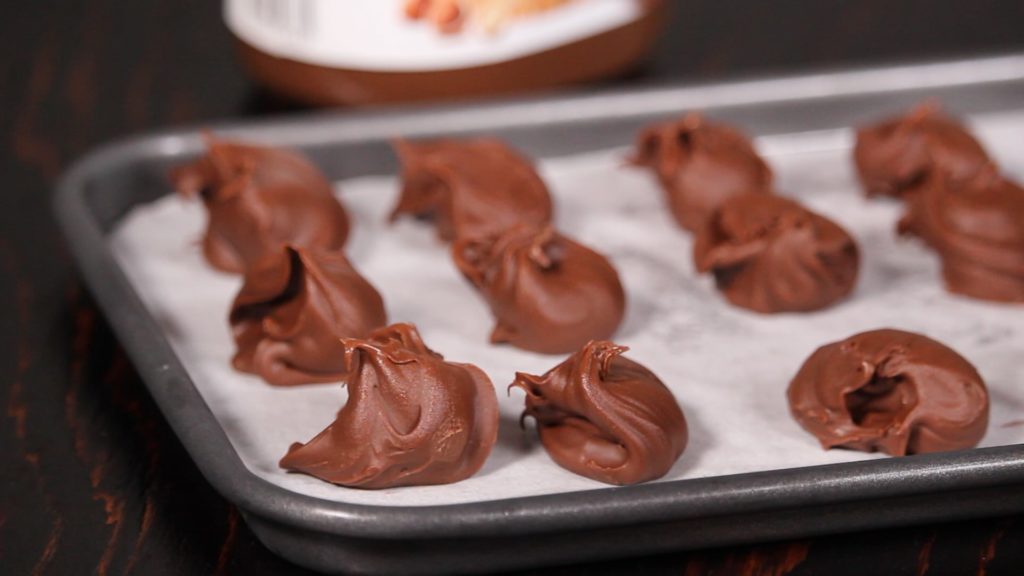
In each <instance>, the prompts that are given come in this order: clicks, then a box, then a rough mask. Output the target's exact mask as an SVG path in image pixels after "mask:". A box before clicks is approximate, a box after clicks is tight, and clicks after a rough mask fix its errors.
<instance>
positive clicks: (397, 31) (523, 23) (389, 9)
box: [224, 0, 643, 72]
mask: <svg viewBox="0 0 1024 576" xmlns="http://www.w3.org/2000/svg"><path fill="white" fill-rule="evenodd" d="M406 1H407V0H225V2H224V20H225V22H226V23H227V26H228V28H229V29H230V30H231V32H232V33H234V34H235V35H236V36H237V37H238V38H240V39H241V40H242V41H244V42H246V43H247V44H250V45H251V46H253V47H254V48H256V49H258V50H261V51H263V52H266V53H268V54H271V55H273V56H277V57H279V58H287V59H290V60H296V61H300V62H305V63H308V64H317V65H321V66H328V67H332V68H345V69H350V70H366V71H379V72H419V71H432V70H450V69H457V68H470V67H476V66H485V65H488V64H496V63H500V62H505V61H509V60H514V59H517V58H521V57H524V56H529V55H531V54H536V53H539V52H543V51H545V50H549V49H552V48H557V47H558V46H562V45H565V44H569V43H571V42H575V41H578V40H582V39H585V38H589V37H591V36H594V35H597V34H600V33H602V32H606V31H608V30H612V29H614V28H618V27H620V26H623V25H625V24H628V23H630V22H632V21H634V20H637V19H639V18H640V17H641V16H642V15H643V5H642V0H572V1H569V2H565V3H560V2H547V3H548V4H555V5H556V6H554V7H551V8H548V9H546V10H542V11H538V12H536V13H532V14H528V15H525V16H521V17H515V18H510V19H508V20H505V21H503V22H501V23H500V26H498V27H493V26H484V25H478V23H477V22H475V21H473V20H472V19H471V20H470V21H469V22H467V23H466V24H465V25H464V26H463V27H462V28H461V29H460V30H458V31H457V32H448V33H445V32H442V31H440V30H439V29H438V28H437V27H435V26H434V25H433V24H431V23H430V22H428V21H425V20H414V19H411V18H409V17H407V16H406V12H405V5H406ZM449 1H450V0H449ZM475 1H476V2H481V0H475ZM496 1H498V2H502V1H505V2H507V1H508V0H496ZM528 1H529V0H527V2H528Z"/></svg>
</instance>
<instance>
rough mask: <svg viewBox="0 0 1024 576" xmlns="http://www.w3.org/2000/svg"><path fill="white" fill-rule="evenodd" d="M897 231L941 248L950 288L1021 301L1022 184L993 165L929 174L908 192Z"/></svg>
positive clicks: (976, 295) (985, 297)
mask: <svg viewBox="0 0 1024 576" xmlns="http://www.w3.org/2000/svg"><path fill="white" fill-rule="evenodd" d="M899 231H900V232H901V233H904V234H912V235H915V236H919V237H920V238H922V239H923V240H924V241H925V242H927V243H928V244H929V245H930V246H931V247H932V248H934V249H935V250H936V251H937V252H938V253H939V257H940V258H941V259H942V275H943V278H944V280H945V283H946V287H947V288H948V289H949V291H950V292H954V293H956V294H962V295H964V296H970V297H972V298H980V299H983V300H993V301H997V302H1024V188H1022V187H1021V186H1020V185H1019V184H1017V183H1016V182H1013V181H1011V180H1009V179H1007V178H1005V177H1003V176H1002V175H1000V174H999V172H998V170H997V169H996V168H995V166H994V165H988V166H987V167H985V168H984V169H982V170H980V171H979V172H978V173H977V174H975V175H974V176H973V177H971V178H968V179H958V178H954V177H953V176H950V175H937V176H935V177H933V178H932V179H930V180H929V181H928V182H926V183H925V184H924V185H922V186H921V189H920V190H919V191H917V192H915V193H914V194H911V195H909V196H908V197H907V201H906V213H905V215H904V216H903V218H902V219H901V220H900V223H899Z"/></svg>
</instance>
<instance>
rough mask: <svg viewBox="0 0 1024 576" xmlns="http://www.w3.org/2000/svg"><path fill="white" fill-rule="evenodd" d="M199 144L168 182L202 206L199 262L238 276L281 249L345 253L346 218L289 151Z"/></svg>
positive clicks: (326, 187) (312, 170)
mask: <svg viewBox="0 0 1024 576" xmlns="http://www.w3.org/2000/svg"><path fill="white" fill-rule="evenodd" d="M206 141H207V148H208V152H207V154H206V155H205V156H203V157H201V158H199V159H198V160H196V161H194V162H192V163H190V164H186V165H183V166H179V167H178V168H176V169H174V170H172V171H171V174H170V177H171V181H172V182H173V184H174V186H175V188H176V189H177V191H178V192H179V193H180V194H182V195H183V196H186V197H195V196H199V197H200V198H202V200H203V203H204V204H205V206H206V209H207V213H208V215H209V220H208V223H207V227H206V232H205V234H204V235H203V254H204V255H205V256H206V260H207V261H208V262H209V263H210V265H212V266H213V267H214V268H217V269H219V270H223V271H225V272H235V273H239V272H244V271H245V270H246V269H247V268H249V267H250V266H252V265H254V264H256V263H257V262H259V261H260V260H262V259H263V258H265V257H266V256H268V255H269V254H272V253H276V252H277V251H278V250H279V249H280V247H281V245H283V244H292V245H295V246H313V247H317V248H327V249H340V248H342V247H343V246H344V245H345V240H346V238H347V237H348V230H349V221H348V215H347V214H346V212H345V209H344V208H343V207H342V205H341V203H340V202H338V200H337V198H335V197H334V193H333V192H332V189H331V185H330V183H329V182H328V181H327V180H326V178H324V176H323V174H321V173H320V171H319V170H318V169H317V168H316V167H315V166H314V165H313V164H312V163H310V162H309V161H308V160H306V159H305V158H303V157H302V156H301V155H299V154H298V153H295V152H292V151H289V150H282V149H277V148H269V147H263V146H254V145H251V144H245V143H241V142H232V141H228V140H220V139H218V138H214V137H213V136H207V138H206Z"/></svg>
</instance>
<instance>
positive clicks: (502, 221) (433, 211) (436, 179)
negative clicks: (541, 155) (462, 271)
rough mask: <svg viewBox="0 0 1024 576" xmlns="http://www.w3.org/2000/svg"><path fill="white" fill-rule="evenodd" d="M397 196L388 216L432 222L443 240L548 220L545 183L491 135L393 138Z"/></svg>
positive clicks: (487, 234)
mask: <svg viewBox="0 0 1024 576" xmlns="http://www.w3.org/2000/svg"><path fill="white" fill-rule="evenodd" d="M395 151H396V152H397V153H398V156H399V159H400V160H401V162H402V195H401V198H399V200H398V205H396V206H395V208H394V210H393V211H392V214H391V218H392V219H396V218H398V217H400V216H402V215H403V214H411V215H413V216H416V217H419V218H423V219H430V220H433V221H434V222H435V224H436V226H437V233H438V236H440V237H441V238H442V239H444V240H452V239H455V238H480V237H484V236H489V235H492V234H496V233H499V232H501V231H503V230H505V229H506V228H509V227H511V226H514V225H516V224H534V225H542V224H546V223H548V222H549V221H550V220H551V213H552V206H551V197H550V195H549V194H548V189H547V186H545V185H544V182H543V181H542V180H541V179H540V176H538V175H537V172H536V171H535V170H534V168H533V165H532V164H531V163H530V161H529V160H527V159H526V158H524V157H523V156H521V155H520V154H519V153H518V152H516V151H514V150H512V149H511V148H509V147H508V146H507V145H505V144H504V143H502V142H500V141H498V140H494V139H479V140H436V141H433V142H408V141H404V140H399V141H397V142H395Z"/></svg>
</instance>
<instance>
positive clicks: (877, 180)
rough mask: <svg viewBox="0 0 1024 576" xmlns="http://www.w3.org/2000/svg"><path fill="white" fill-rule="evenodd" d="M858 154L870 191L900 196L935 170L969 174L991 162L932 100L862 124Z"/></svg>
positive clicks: (870, 193) (859, 172) (861, 174)
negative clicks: (901, 112) (886, 118)
mask: <svg viewBox="0 0 1024 576" xmlns="http://www.w3.org/2000/svg"><path fill="white" fill-rule="evenodd" d="M853 158H854V162H855V164H856V166H857V175H858V177H859V178H860V181H861V185H862V186H863V187H864V191H865V193H866V194H867V195H868V196H895V197H901V196H903V195H905V194H906V193H908V192H911V191H913V190H914V189H916V188H918V187H919V186H920V185H921V184H922V183H923V182H924V181H925V180H926V179H928V178H929V177H930V176H932V175H933V174H934V173H936V172H939V173H945V174H948V175H950V176H952V177H953V178H957V179H962V178H969V177H971V176H973V175H974V174H975V173H976V172H977V171H978V170H979V169H981V168H982V167H984V165H985V164H987V163H988V162H990V160H989V157H988V154H987V153H986V152H985V149H984V148H983V147H982V146H981V143H979V142H978V141H977V140H976V139H975V138H974V136H972V135H971V134H970V133H969V132H968V131H967V130H966V129H965V128H964V127H963V126H962V125H961V124H960V123H959V122H957V121H956V120H954V119H953V118H950V117H948V116H946V115H944V114H943V113H942V112H941V111H940V110H939V107H938V105H937V104H935V103H933V102H926V103H924V104H919V105H918V106H916V107H915V108H914V109H912V110H911V111H910V112H908V113H907V114H905V115H903V116H899V117H896V118H890V119H888V120H884V121H882V122H879V123H878V124H873V125H870V126H865V127H862V128H860V129H859V130H857V144H856V146H855V148H854V151H853Z"/></svg>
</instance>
